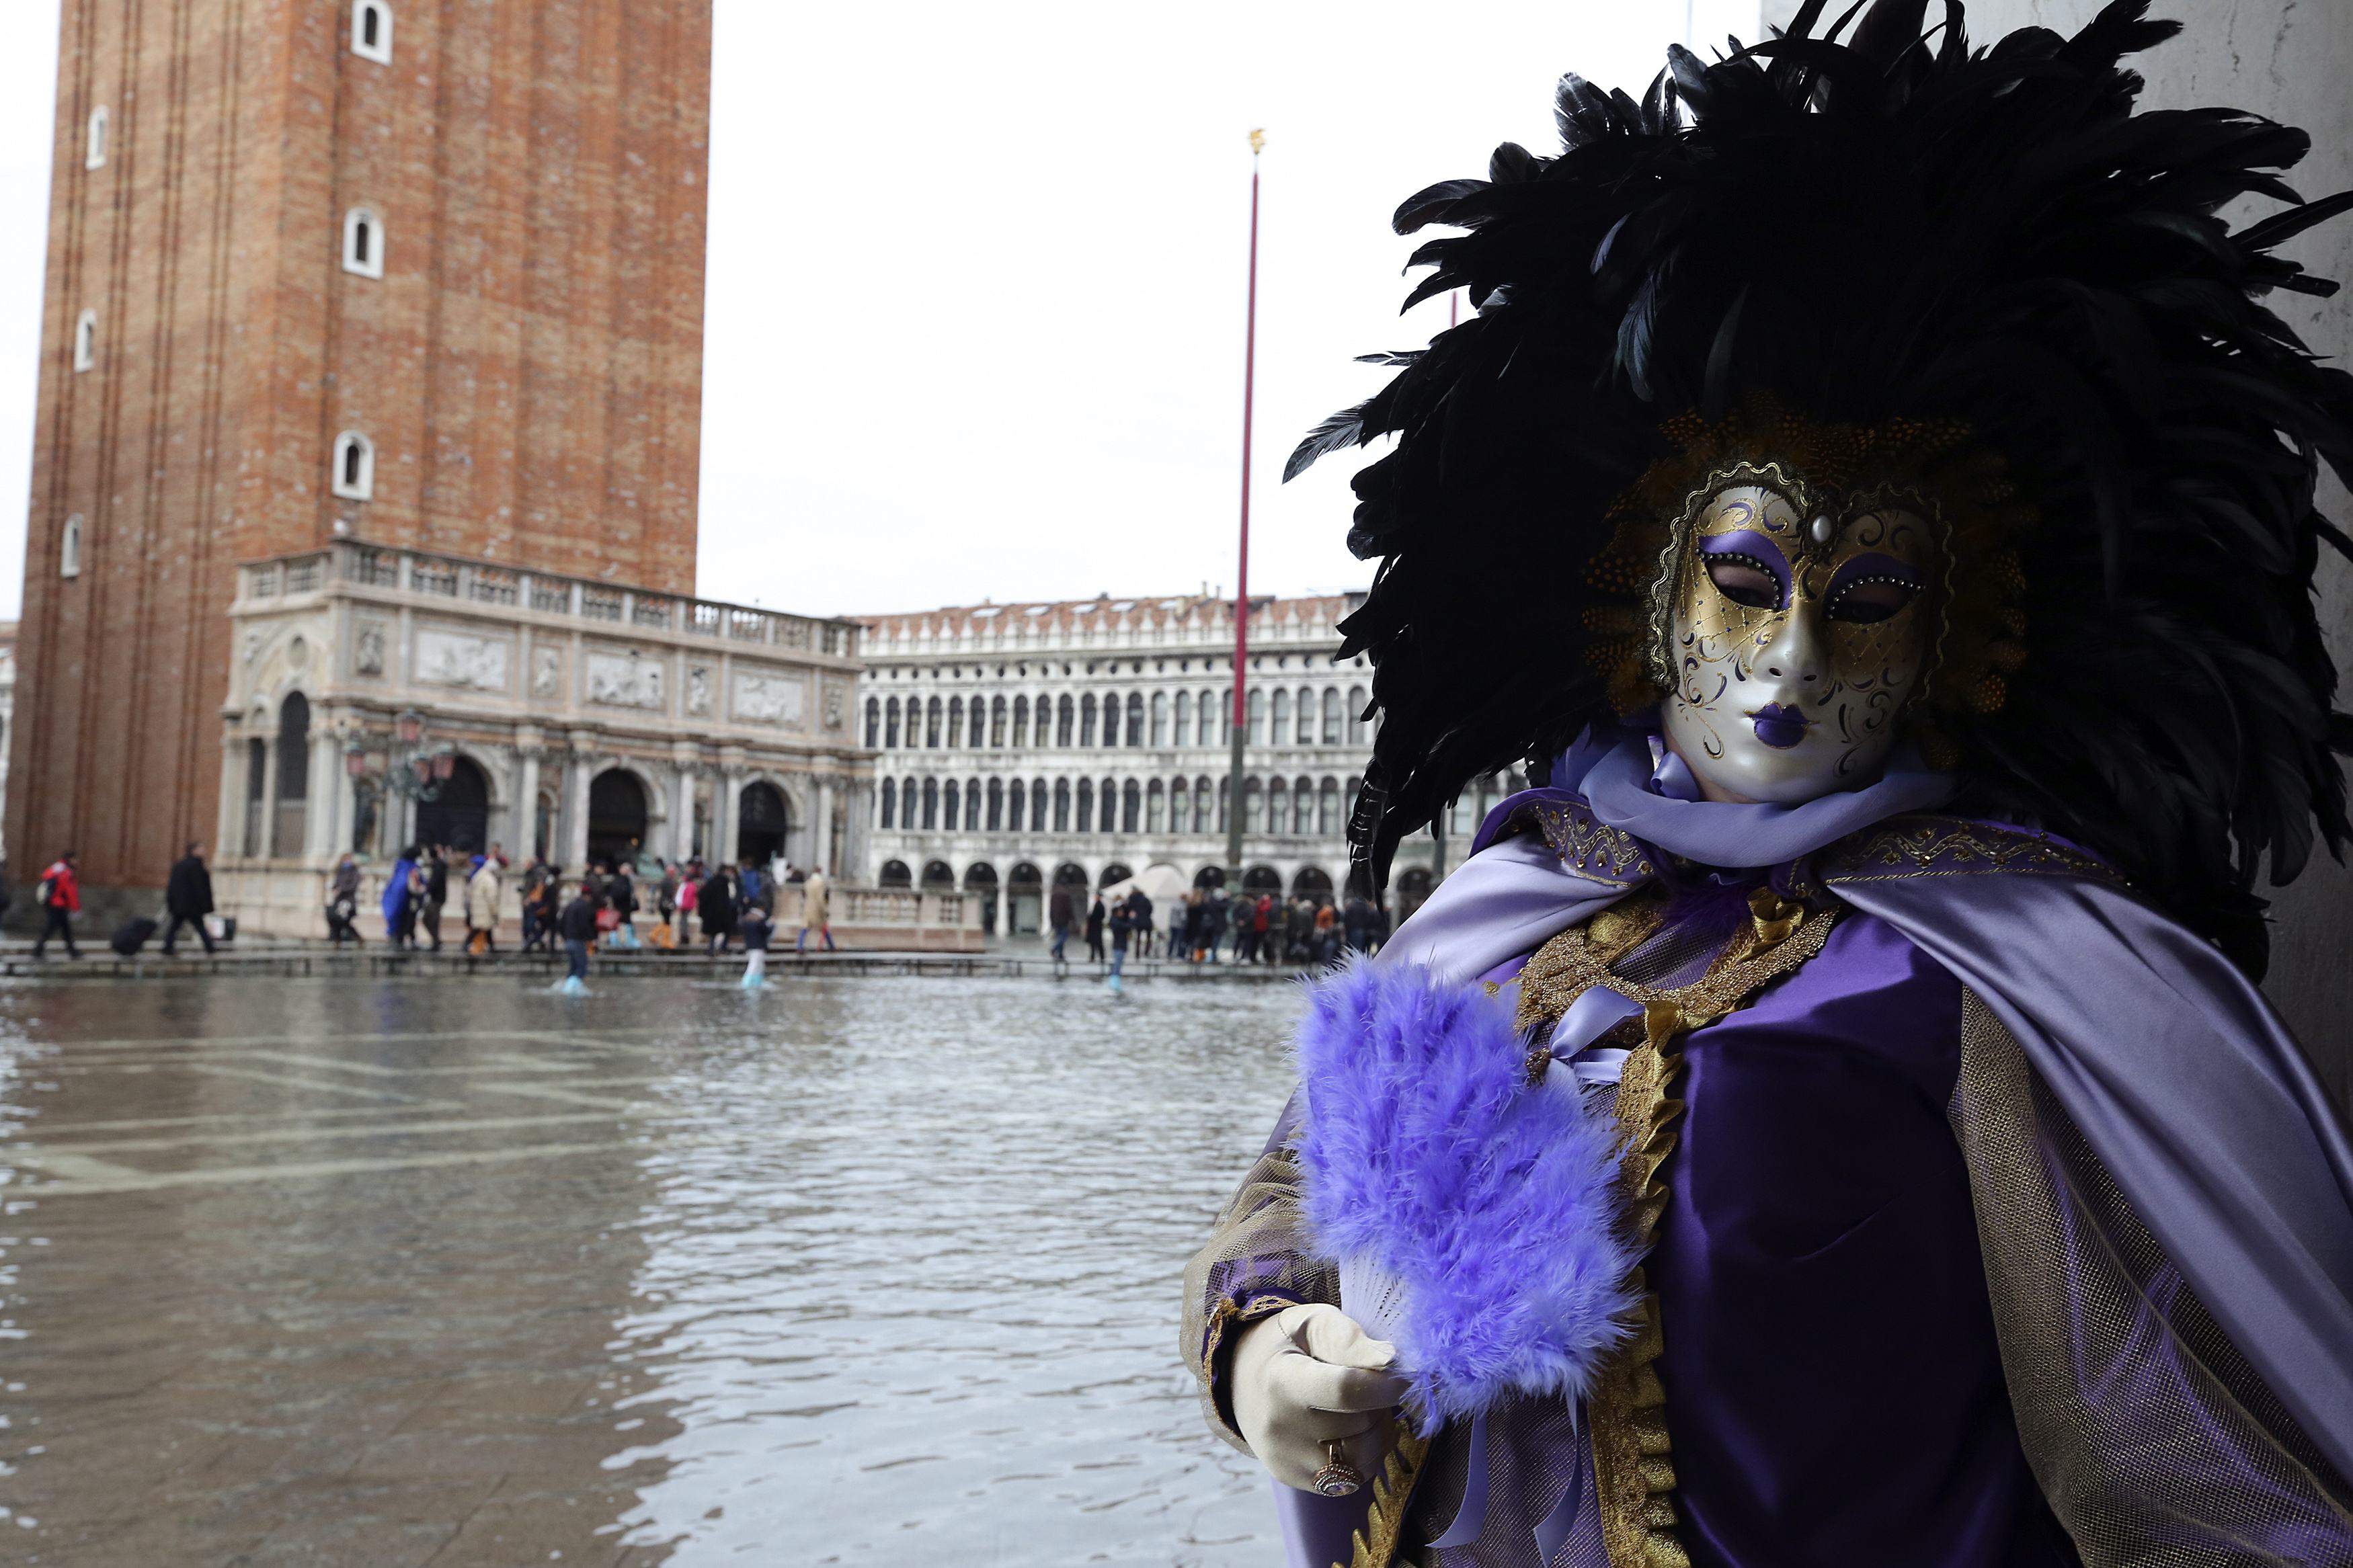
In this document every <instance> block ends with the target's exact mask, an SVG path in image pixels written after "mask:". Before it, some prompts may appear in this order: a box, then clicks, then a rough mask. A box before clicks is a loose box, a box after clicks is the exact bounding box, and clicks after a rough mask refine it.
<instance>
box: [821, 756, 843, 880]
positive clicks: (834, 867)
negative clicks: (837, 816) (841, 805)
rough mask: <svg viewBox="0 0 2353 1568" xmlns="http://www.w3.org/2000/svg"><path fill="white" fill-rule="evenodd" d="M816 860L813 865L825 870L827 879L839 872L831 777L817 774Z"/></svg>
mask: <svg viewBox="0 0 2353 1568" xmlns="http://www.w3.org/2000/svg"><path fill="white" fill-rule="evenodd" d="M816 845H817V858H816V860H815V862H814V863H815V864H817V865H818V866H822V867H824V868H825V874H826V875H827V876H828V877H832V876H838V875H839V873H840V870H841V856H840V852H839V848H838V847H837V845H836V842H835V839H834V831H833V775H832V774H831V773H819V774H818V779H817V837H816Z"/></svg>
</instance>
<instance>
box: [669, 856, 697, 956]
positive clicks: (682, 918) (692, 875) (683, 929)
mask: <svg viewBox="0 0 2353 1568" xmlns="http://www.w3.org/2000/svg"><path fill="white" fill-rule="evenodd" d="M701 898H702V861H700V860H689V861H688V862H687V863H686V869H685V870H684V871H683V872H681V874H680V876H679V879H678V937H677V940H676V941H675V942H673V943H672V945H673V946H677V947H684V946H686V945H687V944H688V943H689V942H692V941H693V940H694V906H695V903H696V901H697V900H700V899H701Z"/></svg>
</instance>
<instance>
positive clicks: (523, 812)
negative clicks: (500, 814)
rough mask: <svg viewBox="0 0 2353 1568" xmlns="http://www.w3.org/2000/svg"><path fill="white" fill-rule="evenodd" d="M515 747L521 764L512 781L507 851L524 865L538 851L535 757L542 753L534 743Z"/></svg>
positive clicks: (537, 790) (537, 793)
mask: <svg viewBox="0 0 2353 1568" xmlns="http://www.w3.org/2000/svg"><path fill="white" fill-rule="evenodd" d="M518 750H519V752H520V754H521V756H522V767H521V768H520V769H519V770H518V772H517V782H516V784H515V803H514V804H515V808H514V811H513V814H512V815H513V817H514V847H513V848H512V849H510V850H509V851H508V852H507V853H508V854H509V855H510V856H512V858H513V859H514V860H515V862H516V863H517V864H519V865H528V864H529V863H530V862H531V858H532V857H533V856H534V855H537V854H538V853H539V759H540V757H541V756H542V755H543V752H542V751H541V749H540V748H539V747H538V746H537V745H535V744H529V743H526V744H524V745H522V746H521V747H520V748H518Z"/></svg>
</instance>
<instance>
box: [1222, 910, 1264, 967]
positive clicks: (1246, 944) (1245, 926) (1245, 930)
mask: <svg viewBox="0 0 2353 1568" xmlns="http://www.w3.org/2000/svg"><path fill="white" fill-rule="evenodd" d="M1226 913H1227V918H1228V919H1229V921H1231V922H1232V925H1233V928H1234V962H1235V963H1254V962H1256V961H1257V958H1258V900H1256V899H1253V898H1251V897H1250V895H1249V894H1248V893H1236V894H1235V895H1234V896H1233V900H1232V901H1231V902H1230V903H1229V904H1228V905H1227V907H1226Z"/></svg>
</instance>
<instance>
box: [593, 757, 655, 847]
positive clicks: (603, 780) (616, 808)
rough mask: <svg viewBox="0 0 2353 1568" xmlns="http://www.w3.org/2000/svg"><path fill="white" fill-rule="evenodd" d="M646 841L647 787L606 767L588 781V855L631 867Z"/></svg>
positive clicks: (631, 775) (629, 775) (615, 769)
mask: <svg viewBox="0 0 2353 1568" xmlns="http://www.w3.org/2000/svg"><path fill="white" fill-rule="evenodd" d="M645 841H646V786H645V785H643V784H639V783H638V779H637V775H636V774H634V773H623V772H622V771H621V770H620V769H619V768H607V769H606V770H605V771H604V772H603V773H598V774H597V775H596V777H595V778H593V779H590V780H589V781H588V858H589V859H590V860H591V861H598V862H602V863H603V864H605V865H607V866H617V865H624V864H626V865H628V867H630V868H632V869H634V868H636V866H637V863H638V849H639V848H640V847H642V846H643V845H644V844H645Z"/></svg>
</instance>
